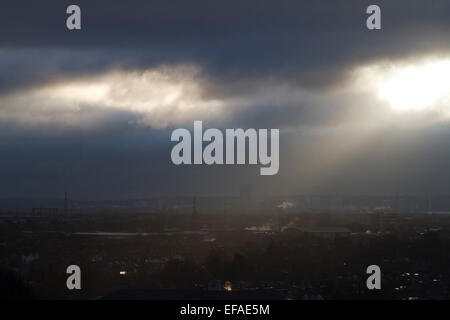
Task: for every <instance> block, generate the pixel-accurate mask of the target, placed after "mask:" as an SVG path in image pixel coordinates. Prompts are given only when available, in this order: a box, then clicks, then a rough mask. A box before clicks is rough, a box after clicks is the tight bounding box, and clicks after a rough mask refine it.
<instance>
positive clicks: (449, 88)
mask: <svg viewBox="0 0 450 320" xmlns="http://www.w3.org/2000/svg"><path fill="white" fill-rule="evenodd" d="M364 71H365V73H366V74H365V75H366V76H368V75H369V76H370V78H371V79H372V80H374V81H375V90H376V91H377V94H378V97H379V98H380V99H382V100H385V101H387V102H388V103H389V104H390V105H391V106H392V108H393V109H396V110H422V109H425V108H429V107H432V106H434V107H437V108H443V107H444V105H443V104H444V103H445V102H448V101H449V99H450V59H445V60H438V61H436V60H435V61H427V62H425V63H422V64H409V65H391V66H388V67H386V66H375V67H368V68H365V69H364ZM367 72H368V74H367Z"/></svg>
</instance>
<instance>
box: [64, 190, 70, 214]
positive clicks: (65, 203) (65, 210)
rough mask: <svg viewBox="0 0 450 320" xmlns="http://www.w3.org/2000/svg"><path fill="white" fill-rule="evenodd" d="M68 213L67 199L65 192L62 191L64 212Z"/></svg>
mask: <svg viewBox="0 0 450 320" xmlns="http://www.w3.org/2000/svg"><path fill="white" fill-rule="evenodd" d="M68 213H69V201H68V200H67V192H64V214H65V215H67V214H68Z"/></svg>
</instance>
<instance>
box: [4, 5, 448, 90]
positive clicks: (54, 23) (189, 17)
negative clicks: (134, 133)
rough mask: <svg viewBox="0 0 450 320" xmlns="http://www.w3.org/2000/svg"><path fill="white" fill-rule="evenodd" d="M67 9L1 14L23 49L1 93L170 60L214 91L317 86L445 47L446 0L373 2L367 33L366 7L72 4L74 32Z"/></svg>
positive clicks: (9, 40)
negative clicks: (375, 11) (375, 12)
mask: <svg viewBox="0 0 450 320" xmlns="http://www.w3.org/2000/svg"><path fill="white" fill-rule="evenodd" d="M68 4H71V3H69V2H64V1H62V2H61V1H39V2H32V3H30V2H28V1H26V2H24V1H14V2H10V3H8V5H7V9H6V10H2V12H1V14H0V15H1V16H0V19H1V26H2V27H1V28H0V46H1V47H2V48H5V49H7V48H9V49H17V48H25V49H26V53H22V56H21V54H19V55H17V56H16V57H14V58H11V57H8V56H7V57H4V58H2V59H1V63H2V64H1V65H0V89H1V88H5V87H6V88H9V87H13V86H20V85H21V84H30V83H33V82H39V81H47V80H50V79H52V78H54V77H56V78H57V77H60V76H63V75H70V74H77V73H83V72H96V71H98V70H102V69H107V68H111V67H113V66H121V67H124V68H148V67H151V66H154V65H158V64H176V63H179V64H180V63H194V64H197V65H199V66H201V68H202V69H203V72H204V73H205V76H207V77H209V78H211V79H212V80H214V83H215V84H216V85H212V86H211V90H212V92H214V93H216V94H220V93H222V94H230V93H233V94H237V93H239V92H241V91H242V90H245V87H244V86H245V85H248V84H251V83H255V82H256V83H258V82H260V81H266V80H267V79H272V80H273V79H278V80H280V79H281V80H282V81H288V82H290V83H294V84H297V85H301V86H303V87H310V88H311V87H312V88H323V87H324V86H329V85H333V84H335V83H336V81H337V80H338V79H340V78H342V77H345V76H346V73H347V71H348V70H349V68H350V67H352V66H354V65H357V64H360V63H362V62H366V61H370V60H373V59H390V58H396V57H400V56H405V55H408V54H411V53H414V54H420V53H426V52H430V51H433V52H436V51H438V50H444V49H446V48H448V31H449V26H450V22H449V20H448V15H449V14H450V4H449V3H448V1H433V3H432V4H429V3H427V2H426V1H395V2H393V1H378V2H377V4H378V5H379V6H381V8H382V22H383V24H382V26H383V30H382V31H380V32H370V31H368V30H367V29H366V28H365V19H366V17H367V15H366V14H365V9H366V8H367V6H368V5H369V3H367V2H366V1H293V0H292V1H260V0H259V1H257V0H253V1H204V0H201V1H126V2H119V3H111V1H78V2H77V4H78V5H79V6H80V7H81V9H82V30H80V31H75V32H73V31H68V30H67V29H66V28H65V18H66V14H65V8H66V7H67V5H68ZM30 48H34V51H31V50H30ZM15 53H16V52H13V54H14V55H15ZM2 54H3V55H5V53H2ZM6 55H7V54H6ZM23 55H25V56H23ZM30 56H31V57H32V59H31V60H30ZM36 61H39V63H35V62H36Z"/></svg>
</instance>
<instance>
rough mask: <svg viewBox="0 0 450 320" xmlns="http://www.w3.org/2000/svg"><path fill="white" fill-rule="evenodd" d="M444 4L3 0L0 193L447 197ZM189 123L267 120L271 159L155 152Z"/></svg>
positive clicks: (448, 92) (448, 91) (447, 29)
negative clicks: (257, 161)
mask: <svg viewBox="0 0 450 320" xmlns="http://www.w3.org/2000/svg"><path fill="white" fill-rule="evenodd" d="M70 4H77V5H79V6H80V7H81V26H82V29H81V30H76V31H69V30H67V28H66V18H67V16H68V15H67V14H66V8H67V6H68V5H70ZM370 4H377V5H379V6H380V7H381V21H382V22H381V23H382V29H381V30H372V31H371V30H368V29H367V28H366V19H367V17H368V15H367V14H366V8H367V7H368V6H369V5H370ZM449 16H450V2H449V1H445V0H443V1H439V0H434V1H432V2H430V1H415V0H408V1H376V2H374V3H372V2H368V1H349V0H346V1H336V0H335V1H299V0H292V1H265V0H248V1H230V0H227V1H211V0H201V1H200V0H199V1H193V0H189V1H187V0H178V1H171V0H161V1H152V0H150V1H149V0H146V1H144V0H142V1H136V0H128V1H121V2H113V1H106V0H95V1H93V0H89V1H76V2H72V1H70V2H69V1H33V2H30V1H22V0H15V1H4V5H3V6H2V9H1V10H0V150H1V153H0V198H2V197H42V196H45V197H60V196H61V194H62V193H63V192H64V190H67V191H68V192H69V193H70V194H71V195H72V197H73V198H78V199H119V198H120V199H122V198H137V197H148V196H152V195H178V194H180V195H181V194H185V195H192V194H198V195H208V194H216V195H234V194H237V193H238V190H239V188H240V186H241V185H242V184H246V183H250V184H251V186H252V190H254V192H255V193H258V194H261V195H271V194H276V195H279V194H395V193H397V192H398V193H410V194H413V193H415V194H426V193H430V194H433V193H434V194H437V193H448V192H449V191H450V179H449V178H450V170H449V165H448V164H449V163H450V144H449V141H450V139H449V138H450V130H449V129H450V127H449V115H450V106H449V103H450V79H449V78H450V19H449V18H448V17H449ZM194 120H202V121H203V126H204V127H205V128H206V127H214V128H219V129H225V128H279V129H280V170H279V173H278V174H277V175H275V176H260V175H259V165H258V166H248V165H247V166H206V165H202V166H175V165H173V164H172V163H171V160H170V150H171V148H172V147H173V145H174V143H172V142H170V134H171V132H172V130H174V129H175V128H180V127H184V128H188V129H190V130H192V127H193V121H194Z"/></svg>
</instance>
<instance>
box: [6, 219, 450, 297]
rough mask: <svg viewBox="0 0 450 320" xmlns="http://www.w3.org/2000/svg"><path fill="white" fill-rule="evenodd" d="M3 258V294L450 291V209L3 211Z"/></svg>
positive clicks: (377, 294) (409, 293) (410, 293)
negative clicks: (74, 285) (77, 274)
mask: <svg viewBox="0 0 450 320" xmlns="http://www.w3.org/2000/svg"><path fill="white" fill-rule="evenodd" d="M72 264H76V265H78V266H80V268H81V272H82V290H79V291H77V290H73V291H70V290H68V289H67V288H66V279H67V277H68V275H67V274H66V268H67V266H69V265H72ZM373 264H375V265H379V266H380V268H381V271H382V290H376V291H375V292H374V291H369V290H368V289H367V287H366V279H367V277H368V275H367V274H366V268H367V267H368V266H369V265H373ZM0 266H1V270H0V282H1V285H0V290H1V292H0V297H1V298H3V299H4V298H32V299H94V298H99V297H106V298H108V297H112V298H127V295H126V292H132V294H134V295H135V296H131V298H143V299H145V298H150V299H154V298H158V297H160V298H164V297H165V298H167V299H171V298H180V297H183V298H187V299H189V297H195V296H197V297H201V298H203V299H205V298H208V297H211V298H214V297H215V296H216V297H217V296H218V295H220V293H217V291H224V292H225V291H228V292H229V291H231V292H236V291H237V292H240V293H241V296H242V297H245V296H248V295H250V296H251V292H255V293H256V292H258V294H260V295H261V296H264V295H265V296H267V297H268V298H274V297H276V298H280V299H376V298H379V299H449V298H450V272H449V270H450V215H446V214H424V213H422V214H420V213H414V214H411V213H408V214H406V213H405V214H400V213H399V214H383V213H378V214H344V213H339V214H330V213H326V214H325V213H324V214H320V213H314V214H307V213H301V214H300V213H299V214H296V213H289V214H287V213H261V214H256V213H254V214H209V215H208V214H197V215H195V216H193V215H192V214H190V213H176V214H175V213H170V212H167V213H158V214H153V213H147V214H107V213H102V214H89V215H87V214H77V215H72V216H70V217H65V218H60V217H54V216H47V217H29V216H27V217H20V216H8V217H2V218H1V219H0ZM121 290H122V291H121ZM123 290H126V291H123ZM158 292H159V293H160V294H159V293H158ZM177 292H178V294H177ZM136 293H139V294H141V296H139V294H137V295H136ZM124 294H125V296H123V295H124Z"/></svg>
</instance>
